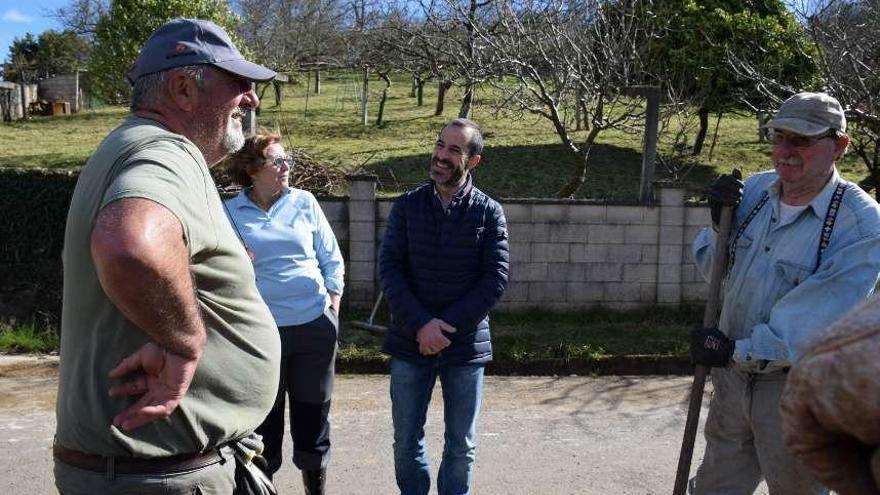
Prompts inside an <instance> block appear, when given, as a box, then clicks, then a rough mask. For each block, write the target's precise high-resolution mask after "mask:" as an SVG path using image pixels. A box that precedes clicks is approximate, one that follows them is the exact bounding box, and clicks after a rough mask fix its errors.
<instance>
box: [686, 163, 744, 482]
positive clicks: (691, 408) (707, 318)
mask: <svg viewBox="0 0 880 495" xmlns="http://www.w3.org/2000/svg"><path fill="white" fill-rule="evenodd" d="M733 174H734V176H735V177H736V178H737V179H739V178H741V175H740V173H739V170H734V171H733ZM732 221H733V207H732V206H725V207H723V208H722V209H721V219H720V221H719V222H718V224H719V225H718V235H717V236H716V239H715V251H714V252H713V254H712V273H711V276H710V278H709V295H708V298H707V299H706V309H705V311H703V327H705V328H710V327H714V326H715V324H716V320H717V318H718V306H719V305H720V303H721V281H722V280H723V279H724V275H725V273H724V272H725V271H727V240H728V238H729V236H730V224H731V223H732ZM708 374H709V368H708V367H707V366H703V365H700V364H698V365H697V366H696V367H695V368H694V383H693V385H692V386H691V395H690V401H689V402H688V413H687V421H685V424H684V438H683V439H682V441H681V453H680V454H679V456H678V471H676V473H675V487H674V488H673V490H672V495H685V491H686V490H687V482H688V476H689V475H690V472H691V460H692V458H693V457H694V441H695V440H696V438H697V426H698V425H699V424H700V409H701V408H702V406H703V389H704V387H705V385H706V376H707V375H708Z"/></svg>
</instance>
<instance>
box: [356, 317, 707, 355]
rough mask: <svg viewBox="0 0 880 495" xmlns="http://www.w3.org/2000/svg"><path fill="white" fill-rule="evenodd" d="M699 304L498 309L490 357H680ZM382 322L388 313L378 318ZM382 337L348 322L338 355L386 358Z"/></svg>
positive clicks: (493, 327)
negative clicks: (572, 309) (562, 309)
mask: <svg viewBox="0 0 880 495" xmlns="http://www.w3.org/2000/svg"><path fill="white" fill-rule="evenodd" d="M701 311H702V309H701V308H699V307H696V306H687V305H686V306H682V307H681V308H666V307H648V308H643V309H639V310H634V311H616V310H611V309H608V308H604V307H595V308H593V309H590V310H587V311H577V312H564V313H563V312H550V311H545V310H541V309H532V310H528V311H499V312H493V313H492V316H491V328H492V347H493V350H494V355H495V361H496V362H501V363H504V364H505V365H513V364H529V363H535V362H556V363H568V362H577V361H580V362H590V361H597V360H602V359H608V358H613V357H632V356H653V357H673V358H683V357H685V356H687V352H688V331H689V329H690V326H691V324H693V322H695V321H699V319H700V318H701ZM364 318H365V314H363V313H361V312H358V313H356V314H355V313H348V314H343V320H347V321H351V320H353V319H364ZM377 322H378V323H380V324H382V323H385V322H387V316H380V317H377ZM381 345H382V339H381V337H378V336H374V335H372V334H370V333H368V332H365V331H363V330H358V329H354V328H351V327H347V328H346V330H345V332H344V334H343V344H342V345H341V346H340V349H339V356H340V359H342V360H350V361H366V360H380V361H384V360H385V359H386V358H385V357H384V356H383V355H382V354H381Z"/></svg>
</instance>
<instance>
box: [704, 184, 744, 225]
mask: <svg viewBox="0 0 880 495" xmlns="http://www.w3.org/2000/svg"><path fill="white" fill-rule="evenodd" d="M742 196H743V182H742V175H741V174H740V173H739V170H734V171H733V174H732V175H731V174H725V175H722V176H720V177H718V178H717V179H715V180H714V181H712V185H710V186H709V210H710V211H711V212H712V224H713V225H714V226H715V228H716V229H717V228H718V224H719V223H721V208H723V207H725V206H732V207H734V208H736V207H737V206H738V205H739V203H740V201H742Z"/></svg>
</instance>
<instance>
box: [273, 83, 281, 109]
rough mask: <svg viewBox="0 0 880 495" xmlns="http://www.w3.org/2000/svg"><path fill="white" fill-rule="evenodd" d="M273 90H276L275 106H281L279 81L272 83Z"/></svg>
mask: <svg viewBox="0 0 880 495" xmlns="http://www.w3.org/2000/svg"><path fill="white" fill-rule="evenodd" d="M272 89H274V90H275V106H276V107H280V106H281V83H280V82H278V81H272Z"/></svg>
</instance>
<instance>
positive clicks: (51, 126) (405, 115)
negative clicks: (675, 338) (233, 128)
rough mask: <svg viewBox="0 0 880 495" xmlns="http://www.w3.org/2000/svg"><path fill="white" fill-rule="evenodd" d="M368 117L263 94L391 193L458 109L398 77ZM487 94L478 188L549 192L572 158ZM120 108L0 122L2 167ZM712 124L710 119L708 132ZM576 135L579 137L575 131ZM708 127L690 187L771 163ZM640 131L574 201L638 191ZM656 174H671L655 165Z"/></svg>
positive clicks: (75, 161) (298, 97)
mask: <svg viewBox="0 0 880 495" xmlns="http://www.w3.org/2000/svg"><path fill="white" fill-rule="evenodd" d="M370 88H371V104H370V123H369V125H367V126H362V125H361V124H360V118H359V116H358V115H357V113H356V112H357V101H356V100H355V97H354V94H355V90H356V86H355V82H354V79H353V78H351V77H349V76H345V75H341V76H336V77H332V76H330V77H325V79H324V88H323V92H322V94H321V95H318V96H316V95H313V94H307V93H308V92H307V90H306V87H305V85H303V84H296V85H290V86H288V87H287V89H286V96H285V99H284V103H283V105H282V106H281V107H273V105H274V99H273V98H271V97H269V94H270V93H271V91H268V92H267V93H266V96H267V97H266V98H265V101H264V107H265V108H264V110H263V112H262V114H261V115H260V117H259V122H260V123H261V124H262V125H266V126H270V127H275V126H277V127H279V128H280V129H281V130H282V131H283V132H284V134H285V135H286V139H287V142H288V143H289V144H291V145H293V146H296V147H301V148H304V149H305V150H306V151H307V152H308V153H310V154H311V155H312V156H314V157H317V158H319V159H321V160H324V161H326V162H329V163H332V164H334V165H336V166H338V167H340V168H342V169H343V170H346V171H352V170H355V169H358V168H360V167H361V166H362V165H363V164H364V163H366V165H365V166H364V167H363V168H365V169H367V170H369V171H372V172H375V173H376V174H378V175H379V177H380V180H381V181H382V186H383V187H382V189H383V194H394V193H395V192H398V191H401V190H403V189H405V188H407V187H408V186H409V185H411V184H413V183H416V182H420V181H422V180H424V178H425V170H426V167H427V162H428V153H429V151H430V149H431V145H432V143H433V140H434V138H435V136H436V133H437V131H438V129H439V127H440V126H441V125H442V123H443V122H444V121H446V120H447V119H449V118H451V117H452V116H454V115H455V114H456V113H457V112H458V97H459V96H460V95H459V93H458V92H457V90H456V89H455V88H454V89H453V90H452V91H451V92H450V94H449V96H448V98H447V102H446V112H445V116H442V117H434V116H433V111H434V103H435V97H436V88H435V86H433V85H431V86H429V87H427V89H426V94H425V104H424V106H422V107H418V106H416V104H415V98H411V97H410V96H409V84H408V82H407V81H405V80H402V79H398V80H395V81H394V85H393V86H392V87H391V90H390V99H389V102H388V105H387V107H386V112H385V120H386V122H385V124H384V125H383V126H382V127H376V126H375V124H374V119H375V112H376V110H377V102H378V94H379V90H380V84H379V83H378V82H372V81H371V86H370ZM489 97H491V94H490V93H489V92H488V90H486V91H482V92H478V93H477V101H476V104H475V107H474V110H473V113H472V118H474V119H475V120H476V121H478V122H479V123H480V124H481V125H482V126H483V128H484V130H485V132H486V150H485V152H484V154H483V163H482V165H481V166H480V168H479V169H478V170H477V172H476V175H477V180H478V182H479V184H480V186H481V187H482V188H483V189H484V190H486V191H487V192H489V193H490V194H493V195H495V196H499V197H547V196H553V194H554V193H555V192H556V191H557V190H558V189H559V188H560V187H561V185H562V184H564V183H565V181H566V180H567V179H568V178H569V177H570V176H571V175H572V174H573V173H575V171H576V170H578V167H579V159H578V158H577V157H575V156H573V155H572V154H570V153H569V152H567V151H566V150H565V149H564V148H563V147H562V146H561V145H560V144H559V139H558V137H557V136H556V135H555V134H554V133H553V130H552V127H551V126H550V125H549V124H548V123H547V122H546V121H544V120H542V119H540V118H537V117H534V116H525V117H523V118H512V117H502V116H496V115H494V114H493V111H492V108H491V101H489V100H488V99H487V98H489ZM125 114H126V109H124V108H106V109H102V110H99V111H96V112H90V113H87V114H80V115H76V116H70V117H61V118H52V117H39V118H35V119H33V120H31V121H29V122H17V123H13V124H5V125H2V126H0V166H12V167H51V168H54V167H70V166H78V165H81V164H82V163H84V162H85V160H86V159H87V158H88V156H89V154H90V153H91V152H92V150H94V148H95V147H96V146H97V145H98V143H99V142H100V140H101V139H102V138H103V137H104V135H105V134H106V133H107V132H108V131H109V130H110V129H111V128H112V127H113V126H115V125H116V124H117V123H118V122H120V121H121V120H122V119H123V118H124V116H125ZM714 125H715V121H714V118H713V119H712V122H711V126H712V127H713V129H714ZM580 134H581V135H579V136H578V137H579V138H583V133H580ZM711 139H712V133H711V132H710V135H709V138H708V139H707V143H706V147H705V149H704V153H703V156H702V157H700V160H696V161H693V162H691V166H690V167H688V168H687V169H686V170H685V172H684V173H683V174H680V175H682V176H683V177H680V178H683V180H684V181H685V182H686V183H688V184H689V187H690V188H691V189H692V190H694V191H701V190H702V189H703V188H704V187H705V184H706V183H707V181H708V180H709V179H710V177H712V176H713V175H714V174H716V173H718V172H720V171H728V170H730V168H732V167H734V166H739V167H741V168H742V169H743V170H744V172H745V173H746V175H748V174H750V173H753V172H755V171H758V170H762V169H766V168H769V158H768V157H769V151H770V147H769V145H767V144H760V143H758V142H757V138H756V129H755V120H754V119H753V118H752V117H750V116H736V115H728V116H726V117H725V118H724V119H722V122H721V127H720V131H719V134H718V139H717V143H716V146H715V150H714V153H713V157H712V160H711V161H709V160H708V159H707V156H708V149H709V146H710V144H711ZM640 147H641V137H640V136H639V135H631V134H624V133H622V132H618V131H608V132H605V133H603V134H600V136H599V138H598V144H597V146H596V147H595V148H594V149H593V151H592V154H591V157H590V165H589V172H588V178H587V183H586V185H585V187H583V188H582V189H581V191H580V192H579V193H578V195H577V197H579V198H617V199H631V198H633V197H634V196H635V195H636V194H637V189H638V181H639V171H640V167H641V154H640V151H639V150H640ZM840 168H841V170H842V171H843V173H844V176H846V177H848V178H850V179H860V178H861V177H863V176H864V175H865V171H864V167H863V166H861V164H860V163H859V162H858V161H857V160H856V159H855V158H853V157H849V158H847V159H846V160H845V161H844V162H843V163H842V164H841V167H840ZM657 176H658V178H661V179H662V178H669V177H670V172H669V171H667V170H665V168H664V167H663V165H662V164H658V170H657Z"/></svg>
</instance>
